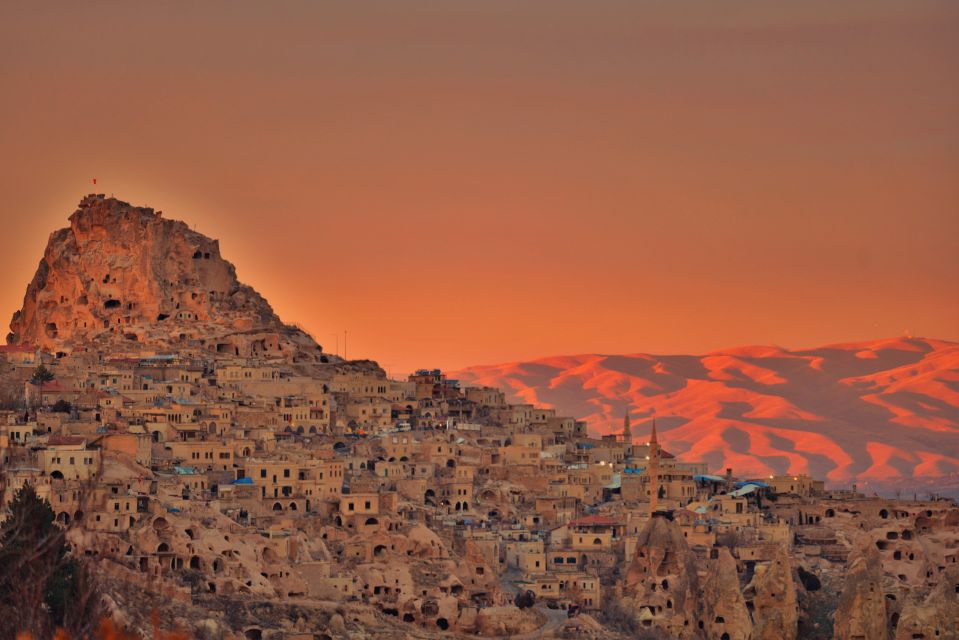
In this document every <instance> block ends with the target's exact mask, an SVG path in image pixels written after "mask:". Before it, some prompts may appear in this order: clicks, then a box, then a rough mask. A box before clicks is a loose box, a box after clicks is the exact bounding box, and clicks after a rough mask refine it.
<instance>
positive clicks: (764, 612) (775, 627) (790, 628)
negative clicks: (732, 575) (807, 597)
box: [744, 546, 799, 640]
mask: <svg viewBox="0 0 959 640" xmlns="http://www.w3.org/2000/svg"><path fill="white" fill-rule="evenodd" d="M759 569H760V568H759V567H757V572H756V575H755V576H753V579H752V581H751V582H750V583H749V585H748V586H747V587H746V590H745V594H744V595H745V596H746V598H748V599H749V600H748V602H747V606H751V608H752V612H753V638H754V640H795V638H796V632H797V629H798V624H799V601H798V598H797V596H796V583H795V581H794V580H793V571H792V564H791V562H790V560H789V554H788V553H787V551H786V547H785V546H782V547H780V548H779V551H778V553H777V554H776V557H775V559H773V561H772V562H771V563H769V565H768V566H763V567H762V569H763V570H762V571H760V570H759Z"/></svg>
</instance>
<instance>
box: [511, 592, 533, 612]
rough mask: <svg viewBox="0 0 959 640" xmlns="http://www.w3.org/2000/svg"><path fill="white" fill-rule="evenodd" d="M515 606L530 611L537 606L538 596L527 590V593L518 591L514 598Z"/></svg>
mask: <svg viewBox="0 0 959 640" xmlns="http://www.w3.org/2000/svg"><path fill="white" fill-rule="evenodd" d="M513 604H515V605H516V606H517V607H519V608H520V609H528V608H530V607H532V606H533V605H534V604H536V594H535V593H533V592H532V591H530V590H529V589H527V590H526V591H517V592H516V597H514V598H513Z"/></svg>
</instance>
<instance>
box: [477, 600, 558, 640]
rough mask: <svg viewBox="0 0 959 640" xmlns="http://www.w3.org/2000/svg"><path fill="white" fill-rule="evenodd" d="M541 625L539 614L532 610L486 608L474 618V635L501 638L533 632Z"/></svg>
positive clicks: (510, 607) (511, 607)
mask: <svg viewBox="0 0 959 640" xmlns="http://www.w3.org/2000/svg"><path fill="white" fill-rule="evenodd" d="M541 624H542V620H541V614H538V613H537V612H536V611H535V610H532V609H519V608H517V607H513V606H506V607H487V608H486V609H481V610H480V612H479V613H478V614H477V616H476V634H477V635H480V636H485V637H503V636H509V635H513V634H517V633H529V632H530V631H535V630H536V629H537V628H539V627H540V625H541Z"/></svg>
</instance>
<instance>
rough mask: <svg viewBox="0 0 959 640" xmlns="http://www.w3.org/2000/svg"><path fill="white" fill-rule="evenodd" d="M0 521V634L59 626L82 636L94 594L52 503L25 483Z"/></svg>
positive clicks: (91, 618) (46, 631) (93, 613)
mask: <svg viewBox="0 0 959 640" xmlns="http://www.w3.org/2000/svg"><path fill="white" fill-rule="evenodd" d="M8 509H9V511H8V512H9V516H8V517H7V519H6V520H4V521H3V523H2V524H0V637H4V638H13V637H15V636H16V634H17V633H19V632H28V633H30V634H31V635H32V637H33V638H36V639H42V638H48V637H51V636H52V635H53V632H54V630H55V629H56V628H63V629H65V630H66V631H67V633H68V634H69V636H70V637H76V638H79V637H83V636H84V635H85V634H87V633H88V632H89V631H90V630H91V629H92V628H93V626H94V624H95V623H96V619H97V613H98V612H97V608H98V607H97V598H96V597H95V595H96V594H95V591H96V590H95V589H94V588H93V581H92V578H91V575H90V573H89V570H88V568H87V566H86V565H85V564H84V563H82V562H80V561H79V560H77V559H76V558H74V557H73V556H71V555H69V553H68V552H69V548H68V547H67V544H66V532H65V531H64V530H63V529H61V528H60V527H58V526H57V525H56V524H55V522H54V519H55V517H54V513H53V509H52V508H51V507H50V503H49V502H47V501H46V500H41V499H40V497H39V496H38V495H37V492H36V490H35V489H34V488H33V487H32V486H31V485H29V484H25V485H24V486H23V487H22V488H21V489H19V490H18V491H17V492H16V494H14V497H13V500H12V501H11V502H10V505H9V507H8Z"/></svg>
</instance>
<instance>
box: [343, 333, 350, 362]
mask: <svg viewBox="0 0 959 640" xmlns="http://www.w3.org/2000/svg"><path fill="white" fill-rule="evenodd" d="M343 359H344V360H349V358H347V357H346V329H343Z"/></svg>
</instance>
